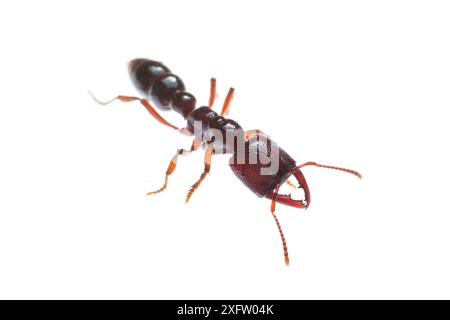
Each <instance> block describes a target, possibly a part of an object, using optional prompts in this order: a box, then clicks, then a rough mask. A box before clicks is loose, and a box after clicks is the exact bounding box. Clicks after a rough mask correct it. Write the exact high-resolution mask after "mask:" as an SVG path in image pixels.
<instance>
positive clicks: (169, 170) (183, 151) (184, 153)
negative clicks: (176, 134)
mask: <svg viewBox="0 0 450 320" xmlns="http://www.w3.org/2000/svg"><path fill="white" fill-rule="evenodd" d="M200 145H201V141H200V140H198V139H197V138H195V139H194V141H192V145H191V149H190V150H186V149H178V150H177V153H176V154H175V155H174V156H173V158H172V160H170V163H169V166H168V167H167V171H166V177H165V180H164V185H163V186H162V187H161V188H159V189H158V190H155V191H152V192H148V193H147V195H148V196H149V195H152V194H157V193H160V192H161V191H164V189H166V187H167V181H168V179H169V176H170V175H171V174H172V173H173V172H174V171H175V168H176V167H177V160H178V156H179V155H182V156H188V155H189V154H191V153H192V152H194V151H196V150H197V149H198V148H199V147H200Z"/></svg>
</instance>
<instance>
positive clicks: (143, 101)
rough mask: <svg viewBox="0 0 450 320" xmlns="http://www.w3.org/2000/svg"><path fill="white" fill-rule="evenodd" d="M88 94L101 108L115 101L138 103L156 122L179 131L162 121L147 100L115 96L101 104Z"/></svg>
mask: <svg viewBox="0 0 450 320" xmlns="http://www.w3.org/2000/svg"><path fill="white" fill-rule="evenodd" d="M89 94H90V95H91V97H92V98H93V99H94V101H95V102H97V103H98V104H101V105H103V106H105V105H107V104H110V103H111V102H114V101H116V100H119V101H122V102H133V101H139V102H140V103H141V104H142V105H143V106H144V107H145V109H147V111H148V112H149V113H150V114H151V115H152V116H153V118H155V119H156V120H158V121H159V122H160V123H162V124H163V125H165V126H168V127H170V128H172V129H175V130H179V129H178V127H176V126H174V125H173V124H171V123H169V122H168V121H167V120H166V119H164V118H163V117H162V116H161V115H160V114H159V113H158V112H156V110H155V108H153V106H152V105H151V104H150V102H148V100H147V99H141V98H138V97H132V96H117V97H115V98H113V99H111V100H109V101H106V102H103V101H100V100H98V99H97V98H96V97H95V96H94V95H93V94H92V93H91V92H89Z"/></svg>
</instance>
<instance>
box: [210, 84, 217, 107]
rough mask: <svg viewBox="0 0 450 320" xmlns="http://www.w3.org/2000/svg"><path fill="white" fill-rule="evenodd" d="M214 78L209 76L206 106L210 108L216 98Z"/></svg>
mask: <svg viewBox="0 0 450 320" xmlns="http://www.w3.org/2000/svg"><path fill="white" fill-rule="evenodd" d="M216 82H217V81H216V78H211V85H210V88H209V103H208V106H209V107H210V108H212V106H213V105H214V101H215V100H216Z"/></svg>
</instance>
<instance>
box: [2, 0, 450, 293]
mask: <svg viewBox="0 0 450 320" xmlns="http://www.w3.org/2000/svg"><path fill="white" fill-rule="evenodd" d="M449 16H450V6H449V4H448V2H446V1H304V2H301V1H280V0H278V1H255V2H250V1H221V2H218V1H151V0H146V1H120V2H119V1H104V2H103V1H89V3H87V2H86V3H84V2H80V1H78V2H75V1H73V2H71V3H68V2H65V3H63V2H61V1H39V2H36V1H14V2H2V4H1V5H0V35H1V49H0V90H1V100H0V148H1V149H0V150H1V151H0V152H1V157H0V298H139V299H140V298H210V299H214V298H269V299H270V298H289V299H300V298H344V299H347V298H450V274H449V270H450V256H449V244H450V233H449V226H450V210H449V204H448V201H449V200H448V198H449V193H448V190H449V187H448V185H449V178H450V175H449V169H448V164H449V160H450V159H449V155H448V138H449V134H450V130H449V129H448V125H449V123H448V122H449V112H448V110H449V107H450V92H449V85H450V59H449V57H450V43H449V39H450V19H449ZM135 57H147V58H151V59H156V60H160V61H163V62H164V63H165V64H167V65H168V66H169V67H170V68H171V69H172V70H173V71H174V72H175V73H176V74H178V75H180V76H181V77H182V79H183V80H184V82H185V84H186V85H187V87H188V89H189V90H190V91H191V92H192V93H194V94H195V95H196V97H197V99H198V101H199V102H200V103H201V104H205V103H206V102H207V97H208V90H209V78H210V77H211V76H215V77H217V79H218V90H219V94H220V96H219V99H218V101H217V104H216V108H220V104H221V102H222V100H223V98H224V96H225V94H226V91H227V90H228V87H229V86H234V87H236V95H235V99H234V100H233V102H232V106H231V112H230V117H232V118H233V119H236V120H237V121H238V122H239V123H240V124H241V125H242V126H243V127H244V128H245V129H254V128H259V129H262V130H263V131H265V132H267V133H268V134H270V135H271V136H272V138H273V139H275V140H276V141H277V142H278V143H279V144H280V146H281V147H282V148H284V149H285V150H286V151H288V153H289V154H291V156H293V157H294V158H295V159H296V160H297V161H298V162H299V163H302V162H305V161H317V162H322V163H326V164H333V165H339V166H346V167H349V168H353V169H356V170H359V171H361V173H362V174H363V175H364V179H363V180H358V179H356V178H354V177H352V176H350V175H346V174H343V173H340V172H334V171H330V170H325V169H318V168H312V167H311V168H305V169H304V171H303V172H304V174H305V176H306V178H307V180H308V182H309V185H310V188H311V192H312V200H313V201H312V204H311V207H310V208H309V209H308V210H307V211H302V210H298V209H294V208H290V207H286V206H281V205H279V206H278V207H277V213H278V217H279V219H280V222H281V224H282V226H283V228H284V231H285V234H286V237H287V242H288V247H289V252H290V256H291V265H290V266H289V267H286V266H285V265H284V262H283V255H282V247H281V243H280V239H279V235H278V231H277V229H276V226H275V223H274V221H273V218H272V216H271V215H270V210H269V207H270V203H269V202H270V201H268V200H264V199H260V198H258V197H256V196H255V195H253V194H252V193H251V192H250V191H249V190H248V189H246V188H245V186H244V185H242V184H241V183H240V182H239V180H237V179H236V178H235V177H234V176H233V174H232V172H231V171H230V169H229V168H228V165H227V158H226V157H224V156H217V157H215V158H213V163H212V171H211V175H210V176H209V177H207V179H206V180H205V182H204V183H203V185H202V186H201V187H200V188H199V189H198V190H197V192H196V193H194V195H193V197H192V199H191V202H190V203H189V204H188V205H186V204H185V203H184V198H185V194H186V192H187V190H188V188H189V186H190V185H191V184H192V183H193V182H194V181H195V180H196V179H197V178H198V176H199V175H200V173H201V171H202V170H203V153H202V152H197V153H196V154H194V155H192V156H190V157H189V158H181V159H180V160H179V165H178V168H177V170H176V172H175V173H174V174H173V175H172V176H171V178H170V181H169V187H168V189H167V191H166V192H164V193H162V194H160V195H158V196H154V197H145V193H146V192H147V191H151V190H153V189H155V188H157V187H159V186H160V185H161V184H162V182H163V177H164V171H165V169H166V167H167V165H168V162H169V160H170V158H171V157H172V155H173V154H174V152H175V150H176V149H177V148H179V147H189V145H190V139H189V138H188V137H184V136H181V135H179V134H178V133H176V132H175V131H172V130H171V129H169V128H166V127H163V126H161V125H160V124H158V123H157V122H156V121H155V120H154V119H152V118H151V117H150V115H149V114H148V113H147V112H146V111H145V110H144V109H143V108H141V107H140V106H139V105H138V104H128V105H126V104H121V103H115V104H113V105H110V106H107V107H103V106H99V105H97V104H95V103H93V101H92V100H91V99H90V98H89V96H88V95H87V90H92V91H93V92H95V93H96V95H98V97H100V98H102V99H108V98H111V97H113V96H115V95H117V94H132V95H134V94H136V91H135V90H134V88H133V86H132V84H131V83H130V80H129V77H128V74H127V69H126V63H127V62H128V61H129V60H130V59H132V58H135ZM165 115H167V119H169V120H170V121H172V122H174V123H175V124H177V125H178V126H182V125H183V121H182V118H181V117H180V116H179V115H177V114H175V113H165Z"/></svg>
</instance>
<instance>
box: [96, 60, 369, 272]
mask: <svg viewBox="0 0 450 320" xmlns="http://www.w3.org/2000/svg"><path fill="white" fill-rule="evenodd" d="M129 73H130V76H131V79H132V81H133V83H134V85H135V87H136V88H137V89H138V91H139V92H140V94H141V95H142V96H143V97H144V98H138V97H134V96H122V95H120V96H117V97H116V98H114V99H112V100H110V101H108V102H100V101H98V100H97V99H96V101H97V102H98V103H100V104H108V103H110V102H112V101H114V100H120V101H123V102H131V101H139V102H140V103H141V104H142V105H143V106H144V107H145V108H146V109H147V110H148V111H149V112H150V114H151V115H152V116H153V117H154V118H155V119H156V120H158V121H159V122H160V123H162V124H164V125H166V126H168V127H170V128H172V129H176V130H178V131H180V132H181V133H183V134H185V135H190V136H193V137H194V140H193V142H192V145H191V148H190V149H178V150H177V151H176V153H175V155H174V156H173V157H172V159H171V161H170V163H169V166H168V168H167V170H166V174H165V181H164V184H163V186H162V187H161V188H159V189H157V190H155V191H152V192H149V193H148V194H149V195H150V194H156V193H159V192H161V191H163V190H164V189H165V188H166V186H167V183H168V177H169V176H170V175H171V174H172V173H173V171H174V170H175V168H176V164H177V159H178V156H179V155H188V154H189V153H191V152H193V151H195V150H197V149H198V148H199V147H200V146H203V147H204V148H205V149H206V151H205V161H204V165H205V167H204V170H203V173H202V174H201V176H200V178H199V179H198V180H197V181H196V182H195V183H194V184H193V185H192V186H191V188H190V189H189V192H188V194H187V196H186V202H188V201H189V199H190V198H191V196H192V194H193V192H194V191H195V190H196V189H197V188H198V187H199V185H200V184H201V183H202V181H203V180H204V179H205V177H206V176H207V174H208V173H209V171H210V168H211V158H212V156H213V155H214V154H218V153H221V154H230V155H231V158H230V160H229V165H230V167H231V169H232V171H233V172H234V174H235V175H236V176H237V177H238V178H239V179H240V180H241V181H242V182H243V183H244V184H245V185H246V186H247V187H248V188H249V189H250V190H251V191H253V192H254V193H255V194H256V195H258V196H259V197H265V198H269V199H271V212H272V215H273V217H274V219H275V222H276V224H277V227H278V230H279V232H280V235H281V240H282V244H283V250H284V256H285V262H286V264H289V256H288V251H287V246H286V241H285V237H284V235H283V231H282V229H281V226H280V223H279V221H278V218H277V217H276V215H275V203H276V202H278V203H282V204H285V205H289V206H293V207H296V208H304V209H306V208H307V207H308V206H309V205H310V203H311V196H310V191H309V188H308V184H307V183H306V180H305V177H304V176H303V173H302V172H301V171H300V168H302V167H305V166H316V167H322V168H329V169H335V170H341V171H345V172H348V173H351V174H353V175H356V176H357V177H360V178H361V175H360V174H359V173H358V172H356V171H353V170H350V169H345V168H340V167H334V166H327V165H321V164H318V163H316V162H306V163H304V164H301V165H297V164H296V162H295V160H294V159H293V158H292V157H291V156H290V155H289V154H287V153H286V152H285V151H284V150H283V149H281V148H280V147H278V145H277V144H276V143H275V142H274V141H273V140H271V139H270V138H269V137H268V136H267V135H266V134H264V133H263V132H262V131H260V130H257V129H255V130H248V131H243V130H242V127H241V126H240V125H239V124H238V123H237V122H236V121H234V120H231V119H228V118H226V117H225V115H226V114H227V113H228V108H229V105H230V101H231V99H232V96H233V93H234V89H233V88H230V90H229V91H228V94H227V96H226V98H225V100H224V103H223V106H222V110H221V113H220V114H218V113H217V112H215V111H214V110H212V106H213V104H214V100H215V98H216V80H215V79H214V78H212V79H211V84H210V97H209V103H208V106H202V107H199V108H196V99H195V97H194V95H192V94H191V93H189V92H187V91H186V88H185V85H184V83H183V81H182V80H181V79H180V78H179V77H178V76H176V75H175V74H173V73H172V72H171V71H170V70H169V68H167V67H166V66H165V65H164V64H162V63H160V62H157V61H153V60H148V59H134V60H132V61H131V62H130V63H129ZM94 99H95V98H94ZM149 100H150V101H151V102H152V104H153V105H155V106H156V107H157V108H159V109H161V110H174V111H175V112H177V113H179V114H181V115H182V116H183V118H184V119H185V120H186V122H187V123H186V126H185V127H183V128H182V129H179V128H178V127H176V126H174V125H173V124H171V123H169V122H168V121H167V120H165V119H164V118H163V117H162V116H161V115H160V114H159V113H158V112H157V111H156V110H155V108H154V107H153V106H152V104H150V102H149ZM275 163H276V164H277V166H276V167H275V168H274V169H272V170H273V171H272V172H270V171H269V174H268V173H267V171H266V172H264V169H268V168H269V167H271V166H272V165H273V164H275ZM290 176H294V177H295V178H296V180H297V183H298V184H297V185H294V184H293V183H292V182H290V181H289V180H288V178H289V177H290ZM285 182H287V183H288V184H290V185H291V186H293V187H298V188H302V189H303V191H304V199H293V198H291V196H290V195H284V194H279V188H280V186H281V185H282V184H283V183H285Z"/></svg>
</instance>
